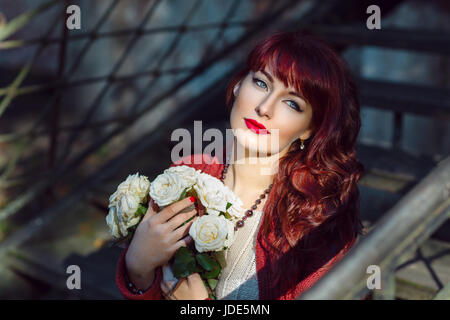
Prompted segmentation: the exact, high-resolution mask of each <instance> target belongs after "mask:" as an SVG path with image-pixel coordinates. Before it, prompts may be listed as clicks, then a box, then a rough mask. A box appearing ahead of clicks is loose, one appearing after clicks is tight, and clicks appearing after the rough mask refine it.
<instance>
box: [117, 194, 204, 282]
mask: <svg viewBox="0 0 450 320" xmlns="http://www.w3.org/2000/svg"><path fill="white" fill-rule="evenodd" d="M189 206H193V203H192V201H191V199H190V198H185V199H183V200H180V201H177V202H175V203H173V204H171V205H169V206H167V207H165V208H164V209H162V210H161V211H159V212H158V213H156V212H155V211H154V210H153V208H152V206H151V205H149V207H148V209H147V212H146V214H145V216H144V218H143V219H142V221H141V223H139V225H138V226H137V228H136V231H135V233H134V236H133V239H132V240H131V243H130V246H129V247H128V250H127V254H126V257H125V261H126V267H127V270H128V272H129V276H130V280H132V281H133V279H136V280H139V282H140V285H139V287H148V286H150V285H151V282H150V281H146V280H145V279H153V276H151V275H153V271H154V269H156V268H157V267H159V266H162V265H164V264H165V263H167V262H168V261H169V260H170V259H171V258H172V256H173V255H174V253H175V252H176V251H177V250H178V249H179V248H180V247H183V246H187V245H188V244H189V243H191V242H192V237H190V236H189V228H190V226H191V225H192V223H193V221H194V220H195V218H194V219H192V220H191V221H189V222H188V223H186V224H185V225H183V226H181V227H180V225H181V224H183V223H184V222H185V221H186V220H188V219H189V218H191V217H193V216H194V215H195V214H196V213H197V210H196V209H195V207H194V209H193V210H190V211H187V212H183V213H180V211H182V210H183V209H186V208H187V209H189V208H188V207H189ZM185 211H186V210H185ZM147 282H149V283H147ZM136 285H138V284H137V283H136ZM144 289H145V288H144Z"/></svg>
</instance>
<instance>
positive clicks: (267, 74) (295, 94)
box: [260, 70, 306, 101]
mask: <svg viewBox="0 0 450 320" xmlns="http://www.w3.org/2000/svg"><path fill="white" fill-rule="evenodd" d="M260 71H261V72H262V73H264V74H265V76H266V77H267V78H269V80H270V82H272V83H273V78H272V76H271V75H270V74H269V73H267V72H266V71H265V70H260ZM289 94H291V95H293V96H296V97H299V98H300V99H302V100H305V98H304V97H303V96H302V95H301V94H299V93H298V92H295V91H289ZM305 101H306V100H305Z"/></svg>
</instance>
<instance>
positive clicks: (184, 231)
mask: <svg viewBox="0 0 450 320" xmlns="http://www.w3.org/2000/svg"><path fill="white" fill-rule="evenodd" d="M197 219H198V217H195V218H194V219H192V220H191V221H189V222H188V223H186V224H185V225H184V226H182V227H179V228H178V229H176V230H175V231H173V232H172V234H173V235H172V236H173V239H174V240H175V241H178V240H180V239H181V238H184V237H185V236H187V235H188V234H189V229H190V228H191V226H192V224H193V223H194V221H195V220H197Z"/></svg>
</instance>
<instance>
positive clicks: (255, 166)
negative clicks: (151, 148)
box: [116, 32, 363, 300]
mask: <svg viewBox="0 0 450 320" xmlns="http://www.w3.org/2000/svg"><path fill="white" fill-rule="evenodd" d="M227 106H228V110H229V111H230V112H231V114H230V124H231V128H232V129H233V133H234V142H233V145H232V147H231V148H230V149H232V150H231V152H229V151H228V150H226V149H227V148H225V153H227V154H228V155H229V156H230V155H231V157H232V158H231V159H232V160H234V161H232V163H231V164H229V168H228V165H224V164H222V163H220V161H218V160H217V158H216V157H214V159H213V160H214V161H213V163H212V164H211V162H210V161H209V160H210V158H209V156H208V155H194V156H192V157H187V158H183V159H182V160H181V161H178V162H176V163H174V164H172V166H173V165H181V164H186V165H190V166H192V167H194V168H195V169H199V170H201V171H203V172H205V173H208V174H211V175H213V176H216V177H217V178H222V179H223V182H224V184H225V185H227V186H228V187H229V188H230V189H231V190H232V191H234V192H235V193H236V194H237V196H239V197H240V198H241V200H242V201H243V204H244V208H245V209H251V210H249V211H250V212H249V211H247V212H246V217H245V218H244V220H245V221H243V222H242V223H240V224H239V225H238V226H237V227H236V229H237V231H236V233H237V235H236V239H235V241H234V243H233V245H232V246H231V247H230V248H229V249H228V250H227V252H226V254H227V255H226V262H227V266H226V267H225V268H224V269H223V270H222V273H221V274H220V278H219V283H218V285H217V288H216V295H217V298H219V299H260V300H265V299H295V298H297V297H298V296H299V295H301V294H302V293H303V292H304V291H305V290H307V289H308V288H310V287H311V286H312V285H313V284H314V283H315V282H316V281H317V280H318V279H319V278H321V277H322V276H323V275H324V274H325V273H326V272H327V271H328V270H330V268H331V267H332V266H333V265H334V264H335V263H336V262H337V261H339V260H340V259H341V258H342V257H343V256H344V255H345V254H346V253H347V252H348V250H349V249H350V247H351V246H352V245H353V244H354V243H355V241H356V240H357V237H358V235H360V234H362V224H361V221H360V218H359V213H358V196H359V192H358V188H357V182H358V180H359V178H360V176H361V174H362V171H363V166H362V164H361V163H360V162H359V161H358V160H357V159H356V155H355V142H356V138H357V135H358V132H359V129H360V125H361V124H360V115H359V103H358V100H357V96H356V90H355V85H354V83H353V80H352V79H351V76H350V73H349V71H348V69H347V68H346V66H345V64H344V62H343V61H342V60H341V59H340V57H339V56H338V55H337V54H336V53H335V52H334V51H333V50H332V49H330V48H329V47H328V46H327V45H326V44H324V43H322V42H321V41H320V40H318V39H316V38H315V37H313V36H311V35H306V34H302V33H299V32H277V33H275V34H272V35H271V36H269V37H268V38H266V39H264V40H263V41H261V42H260V43H259V44H258V45H257V46H256V47H255V48H254V49H253V50H252V52H251V53H250V54H249V56H248V58H247V67H246V68H245V69H244V70H242V71H241V72H239V73H238V74H237V75H236V76H235V77H234V78H233V79H232V80H231V82H230V84H229V87H228V90H227ZM275 133H276V134H278V136H277V142H278V143H277V145H275V146H273V145H271V144H270V143H268V144H266V146H267V147H265V146H263V144H261V143H259V142H260V141H261V140H263V139H269V138H271V137H272V135H273V134H275ZM239 148H241V149H243V150H245V152H243V153H240V154H239V152H236V150H238V149H239ZM261 154H263V156H261ZM196 157H200V158H201V159H202V160H203V161H202V163H200V164H192V162H193V161H192V160H193V159H194V158H196ZM251 159H256V160H264V161H257V163H254V162H251V161H250V160H251ZM188 160H191V161H188ZM236 160H241V162H239V163H236ZM242 160H243V161H242ZM189 162H190V164H189ZM195 163H196V162H195ZM227 169H228V170H227ZM267 172H270V173H269V174H268V173H267ZM227 173H228V174H227ZM189 204H191V203H190V200H189V199H183V200H181V201H179V202H177V203H175V204H173V205H172V206H171V208H170V210H168V208H165V209H164V210H161V211H160V212H159V213H158V214H155V213H156V212H157V208H156V209H155V208H154V207H153V208H152V207H151V206H150V208H149V211H148V212H147V214H146V216H145V219H144V220H143V222H144V223H141V224H140V225H139V227H138V228H137V231H136V233H135V236H134V238H133V240H132V242H131V244H130V246H129V247H128V248H127V249H126V250H124V252H123V253H122V256H121V258H120V260H119V263H118V269H117V277H116V281H117V284H118V286H119V288H120V290H121V292H122V294H123V295H124V296H125V297H126V298H129V299H161V298H163V297H165V298H168V299H206V298H207V297H208V294H207V291H206V288H205V287H204V285H203V282H202V281H201V278H200V276H199V275H198V274H193V275H191V276H189V277H188V278H187V279H182V280H180V281H179V283H178V285H177V286H176V288H175V289H174V290H173V291H172V292H168V291H169V290H168V289H167V283H166V282H165V281H162V272H161V266H162V265H164V264H165V263H166V262H167V261H169V260H170V258H171V257H172V255H173V253H174V252H175V251H176V250H177V249H178V248H179V247H180V246H183V245H186V244H188V243H189V242H190V241H192V239H191V238H190V237H189V236H188V231H189V227H190V225H191V223H192V221H191V223H188V224H186V225H185V226H183V227H180V228H178V229H175V228H176V226H179V225H180V224H181V223H182V222H183V221H185V220H186V219H188V218H190V217H191V216H193V215H195V214H196V211H195V210H193V211H190V212H188V213H183V214H180V215H176V214H177V213H178V212H179V211H181V210H182V209H183V208H185V207H187V206H188V205H189ZM127 286H128V287H127ZM141 290H142V291H141Z"/></svg>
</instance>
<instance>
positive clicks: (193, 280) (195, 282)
mask: <svg viewBox="0 0 450 320" xmlns="http://www.w3.org/2000/svg"><path fill="white" fill-rule="evenodd" d="M187 282H188V286H189V288H191V289H192V290H194V291H196V290H198V289H199V288H201V287H203V286H204V284H203V280H202V278H201V277H200V274H199V273H197V272H196V273H192V274H190V275H189V276H188V278H187Z"/></svg>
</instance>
